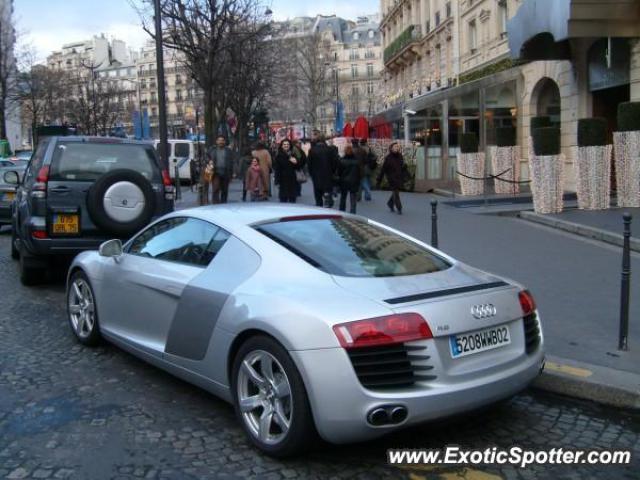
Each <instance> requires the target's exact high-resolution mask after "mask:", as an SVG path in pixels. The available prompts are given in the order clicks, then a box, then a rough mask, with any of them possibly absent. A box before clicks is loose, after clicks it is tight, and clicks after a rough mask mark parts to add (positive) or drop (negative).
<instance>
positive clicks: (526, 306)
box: [518, 290, 536, 317]
mask: <svg viewBox="0 0 640 480" xmlns="http://www.w3.org/2000/svg"><path fill="white" fill-rule="evenodd" d="M518 300H520V306H521V307H522V316H523V317H526V316H528V315H531V314H532V313H533V312H535V310H536V302H535V300H534V299H533V296H532V295H531V293H530V292H529V290H522V291H521V292H520V293H518Z"/></svg>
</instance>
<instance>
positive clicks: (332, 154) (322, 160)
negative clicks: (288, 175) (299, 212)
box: [309, 134, 339, 208]
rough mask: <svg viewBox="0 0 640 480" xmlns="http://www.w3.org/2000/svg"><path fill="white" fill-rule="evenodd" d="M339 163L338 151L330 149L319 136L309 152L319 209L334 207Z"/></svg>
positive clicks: (314, 191)
mask: <svg viewBox="0 0 640 480" xmlns="http://www.w3.org/2000/svg"><path fill="white" fill-rule="evenodd" d="M338 162H339V157H338V154H337V151H336V150H333V149H332V148H331V147H329V146H328V145H327V142H326V141H325V139H324V137H323V136H322V135H321V134H319V135H318V136H317V138H316V141H315V143H314V144H313V145H312V146H311V149H310V150H309V175H310V176H311V180H312V182H313V195H314V197H315V200H316V206H318V207H322V206H323V205H324V206H325V207H329V208H331V207H333V197H332V191H333V183H334V176H335V175H336V174H337V170H338Z"/></svg>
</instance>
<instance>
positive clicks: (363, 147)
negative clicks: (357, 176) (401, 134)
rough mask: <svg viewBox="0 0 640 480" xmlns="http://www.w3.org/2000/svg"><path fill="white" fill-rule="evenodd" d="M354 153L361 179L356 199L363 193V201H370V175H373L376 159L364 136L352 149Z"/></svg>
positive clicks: (376, 165)
mask: <svg viewBox="0 0 640 480" xmlns="http://www.w3.org/2000/svg"><path fill="white" fill-rule="evenodd" d="M354 153H355V155H356V158H357V159H358V162H359V163H360V166H361V169H362V180H361V181H360V190H359V191H358V201H360V200H361V196H362V194H363V193H364V199H365V201H367V202H370V201H371V177H373V175H374V173H375V171H376V168H377V167H378V159H377V158H376V155H375V153H373V151H372V150H371V148H370V147H369V145H368V144H367V139H366V138H362V139H360V142H359V144H358V145H357V147H356V148H355V149H354Z"/></svg>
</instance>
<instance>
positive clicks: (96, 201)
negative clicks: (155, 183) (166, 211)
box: [87, 169, 156, 237]
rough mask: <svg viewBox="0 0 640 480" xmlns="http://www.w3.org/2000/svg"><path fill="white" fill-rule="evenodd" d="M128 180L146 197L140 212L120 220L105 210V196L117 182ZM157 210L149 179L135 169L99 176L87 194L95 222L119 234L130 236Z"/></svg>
mask: <svg viewBox="0 0 640 480" xmlns="http://www.w3.org/2000/svg"><path fill="white" fill-rule="evenodd" d="M120 182H128V183H130V184H133V185H134V186H135V187H137V188H138V189H139V190H140V192H141V193H142V196H143V198H144V207H143V209H142V210H141V211H140V213H139V214H138V215H137V216H136V217H135V218H133V219H131V220H128V221H119V220H117V219H115V218H113V217H112V216H110V215H109V214H108V213H107V211H106V210H105V206H104V198H105V195H106V194H107V191H108V190H109V189H110V188H111V187H113V186H114V185H115V184H117V183H120ZM155 210H156V194H155V192H154V191H153V187H152V186H151V183H150V182H149V180H147V179H146V178H145V177H144V176H143V175H142V174H141V173H138V172H136V171H133V170H126V169H118V170H113V171H112V172H109V173H105V174H104V175H103V176H101V177H100V178H98V180H96V181H95V182H94V184H93V185H92V186H91V188H90V189H89V193H88V194H87V211H88V212H89V216H90V217H91V220H93V223H95V224H96V226H97V227H98V228H100V229H102V230H103V231H105V232H106V233H109V234H112V235H115V236H118V237H129V236H131V235H133V234H134V233H136V232H138V231H139V230H140V229H142V228H143V227H145V226H146V225H147V224H149V222H150V221H151V219H152V218H153V214H154V212H155Z"/></svg>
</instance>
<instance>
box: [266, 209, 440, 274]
mask: <svg viewBox="0 0 640 480" xmlns="http://www.w3.org/2000/svg"><path fill="white" fill-rule="evenodd" d="M256 229H257V230H258V231H259V232H261V233H263V234H265V235H267V236H268V237H270V238H271V239H272V240H274V241H276V242H278V243H279V244H281V245H283V246H284V247H285V248H287V249H289V250H290V251H291V252H293V253H295V254H296V255H298V256H299V257H300V258H302V259H303V260H305V261H307V262H308V263H310V264H312V265H313V266H315V267H316V268H319V269H320V270H322V271H324V272H327V273H329V274H331V275H339V276H345V277H396V276H402V275H420V274H423V273H431V272H438V271H441V270H446V269H447V268H449V267H450V266H451V265H450V264H449V263H448V262H447V261H445V260H444V259H443V258H441V257H439V256H437V255H434V254H433V253H431V252H430V251H428V250H427V249H425V248H423V247H421V246H420V245H418V244H416V243H414V242H412V241H410V240H407V239H406V238H404V237H401V236H399V235H396V234H395V233H392V232H390V231H388V230H386V229H383V228H381V227H378V226H376V225H371V224H369V223H367V222H365V221H362V220H357V219H352V218H330V219H327V218H323V219H305V220H296V221H284V222H278V223H269V224H265V225H260V226H258V227H256Z"/></svg>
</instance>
